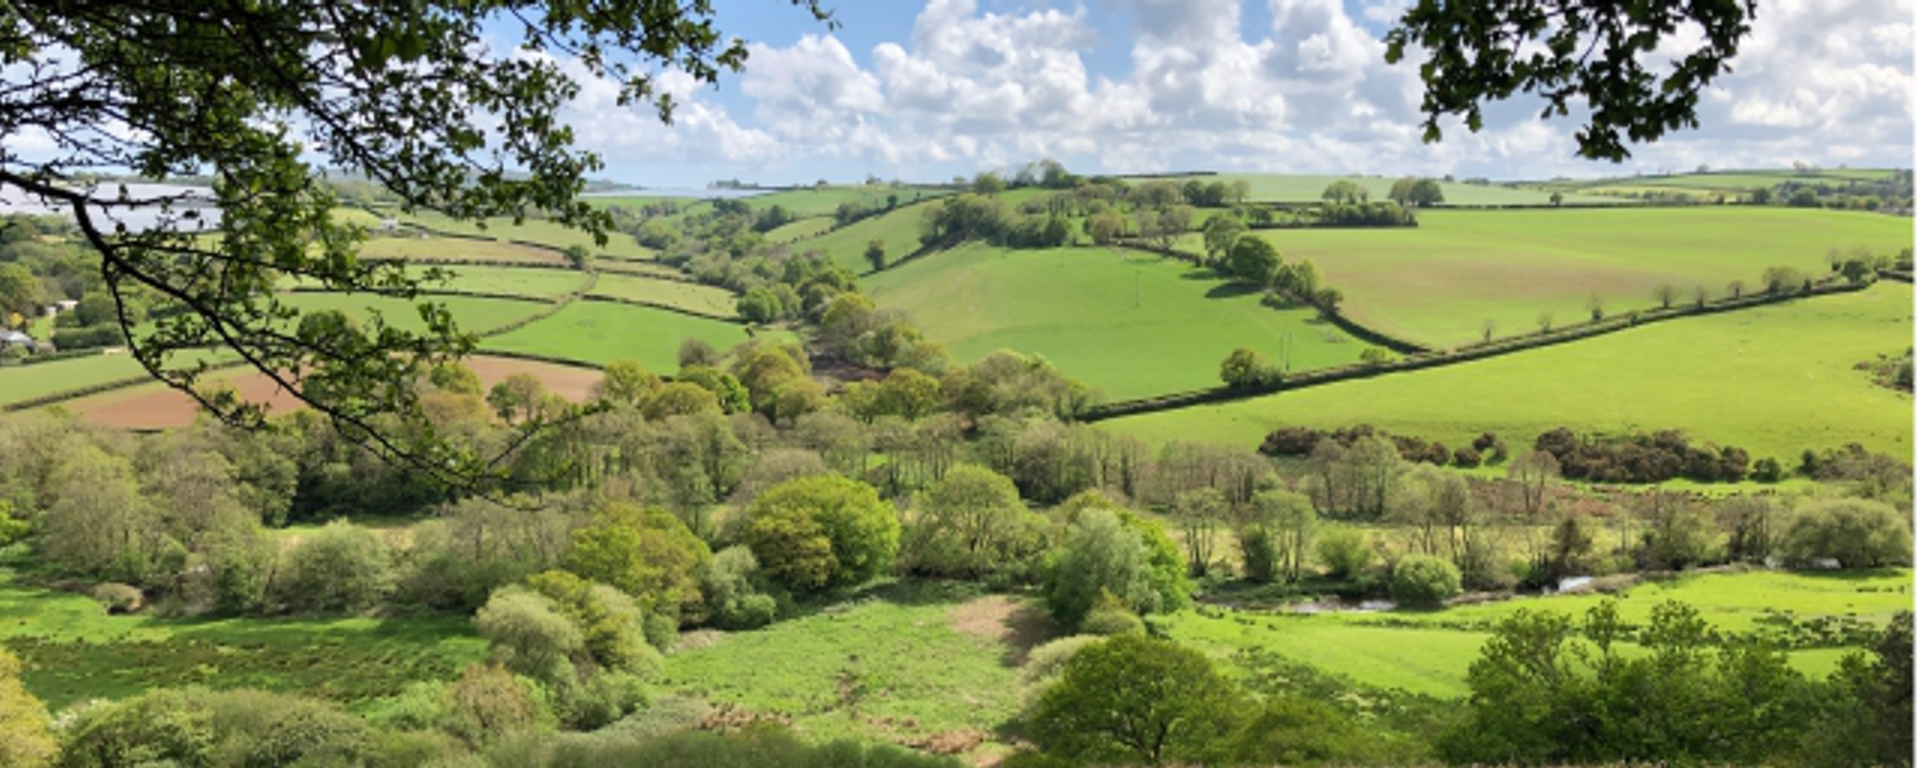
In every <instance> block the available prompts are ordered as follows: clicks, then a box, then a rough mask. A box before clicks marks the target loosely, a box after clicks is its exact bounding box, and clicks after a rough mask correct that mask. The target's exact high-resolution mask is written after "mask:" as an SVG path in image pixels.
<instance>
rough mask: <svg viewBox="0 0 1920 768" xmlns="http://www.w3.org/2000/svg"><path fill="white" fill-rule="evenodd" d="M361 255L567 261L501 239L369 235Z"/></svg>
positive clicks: (443, 259)
mask: <svg viewBox="0 0 1920 768" xmlns="http://www.w3.org/2000/svg"><path fill="white" fill-rule="evenodd" d="M360 255H362V256H366V257H368V258H387V259H408V260H414V261H524V262H529V263H536V264H559V263H562V262H564V261H566V258H565V257H563V256H561V255H560V254H557V253H554V252H553V251H549V250H545V249H541V248H528V247H527V246H524V245H516V244H514V243H509V242H505V241H502V240H468V239H466V238H460V237H376V238H370V239H368V240H367V242H366V243H364V244H362V245H361V246H360Z"/></svg>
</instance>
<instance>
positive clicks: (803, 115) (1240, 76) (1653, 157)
mask: <svg viewBox="0 0 1920 768" xmlns="http://www.w3.org/2000/svg"><path fill="white" fill-rule="evenodd" d="M1404 2H1405V0H1244V1H1243V0H1085V1H1084V2H1059V1H1050V0H829V4H830V5H831V6H832V7H833V9H834V11H835V17H836V18H837V19H838V20H839V21H840V26H839V28H838V29H834V30H831V31H830V30H828V29H827V27H825V26H824V25H822V24H818V23H816V22H814V21H813V20H812V19H811V18H810V16H809V15H808V14H807V13H805V12H804V11H802V10H800V9H798V8H794V7H792V6H791V5H790V4H789V3H787V2H786V1H785V0H718V2H716V3H715V5H716V6H717V13H718V16H717V22H718V26H719V27H720V28H721V29H722V30H723V31H725V32H726V33H727V34H730V35H736V36H739V37H741V38H743V39H745V40H748V41H749V42H750V43H751V44H752V56H751V58H750V60H749V62H748V65H747V68H746V70H745V71H744V72H742V73H738V74H733V75H729V76H726V77H725V78H724V80H723V82H722V83H721V85H720V86H719V87H718V88H691V87H690V86H689V84H688V83H687V82H685V78H684V77H681V78H679V79H678V80H676V79H675V76H673V75H668V76H666V77H664V78H663V79H662V81H661V83H662V85H663V86H665V87H666V88H667V89H668V90H671V91H673V92H674V93H675V94H676V96H677V97H678V98H679V99H680V101H682V103H683V106H682V108H681V110H680V112H679V114H678V119H677V120H676V124H675V125H674V126H672V127H670V128H669V127H665V126H661V125H659V124H658V121H656V120H653V119H652V116H651V115H650V114H649V113H647V112H645V111H644V108H643V109H642V110H639V111H636V110H631V109H622V108H620V107H618V106H617V105H615V104H613V103H612V101H611V91H610V90H609V88H610V86H607V85H606V84H600V87H595V86H596V84H594V83H592V82H589V83H588V84H587V85H588V87H586V88H585V89H584V90H583V93H582V96H581V98H579V99H577V100H576V101H575V103H574V104H573V105H572V108H570V109H569V110H568V114H567V115H566V117H567V119H568V121H569V123H570V124H572V125H574V126H575V129H576V131H577V133H578V134H579V141H580V144H581V145H582V146H585V147H587V148H589V149H593V150H594V151H596V152H599V153H601V154H602V156H603V157H604V158H605V160H606V162H607V164H608V169H607V171H606V172H605V173H603V174H602V175H604V176H606V177H609V178H613V179H615V180H619V181H625V182H629V183H637V184H643V185H647V186H698V185H703V184H705V183H706V182H708V181H710V180H714V179H723V178H739V179H743V180H752V181H759V182H763V183H804V182H811V181H814V180H816V179H821V178H825V179H828V180H831V181H855V180H859V179H862V178H865V177H866V176H867V175H869V174H872V175H876V176H879V177H881V178H903V179H908V180H933V179H944V178H949V177H951V176H953V175H956V174H971V173H974V172H977V171H980V170H987V169H996V168H1009V167H1014V166H1017V165H1019V164H1021V163H1024V162H1027V161H1031V160H1035V159H1039V158H1041V157H1053V158H1056V159H1059V160H1062V161H1064V162H1066V163H1067V165H1068V166H1069V167H1071V168H1073V169H1075V170H1078V171H1083V172H1129V171H1158V170H1173V169H1194V168H1207V169H1216V170H1242V171H1272V172H1314V173H1329V172H1331V173H1348V172H1355V173H1378V174H1392V175H1398V174H1407V173H1429V174H1436V175H1437V174H1441V173H1453V174H1456V175H1484V176H1491V177H1495V178H1540V177H1547V176H1554V175H1569V176H1593V175H1603V174H1616V173H1623V172H1624V173H1633V172H1656V171H1661V170H1668V169H1682V168H1686V169H1690V168H1693V167H1695V166H1698V165H1701V164H1706V165H1709V166H1713V167H1722V168H1730V167H1755V166H1773V167H1779V166H1785V165H1788V164H1790V163H1792V162H1794V161H1801V162H1810V163H1817V164H1821V165H1838V164H1851V165H1855V166H1901V167H1911V166H1912V164H1913V159H1912V158H1913V138H1914V134H1913V125H1914V123H1913V92H1914V84H1913V73H1914V70H1913V55H1914V44H1913V32H1912V21H1913V0H1800V1H1799V2H1779V3H1766V4H1762V7H1761V15H1760V18H1759V20H1758V21H1757V22H1756V24H1755V31H1754V35H1753V36H1752V37H1751V38H1750V39H1749V40H1748V41H1747V43H1746V45H1745V47H1744V48H1743V52H1742V55H1741V56H1740V58H1739V59H1737V60H1736V62H1735V72H1734V73H1733V74H1731V75H1728V76H1726V77H1725V78H1724V79H1723V81H1722V84H1721V85H1720V86H1718V87H1716V88H1715V89H1713V91H1712V92H1710V93H1708V94H1707V96H1706V98H1705V100H1704V101H1703V104H1702V108H1701V120H1702V128H1701V130H1698V131H1693V132H1685V133H1681V134H1677V135H1675V136H1673V137H1671V138H1669V139H1667V140H1663V141H1661V142H1660V143H1658V144H1655V145H1649V146H1643V147H1640V148H1637V149H1636V152H1635V155H1636V156H1635V158H1634V159H1633V160H1631V161H1629V162H1628V163H1627V164H1625V165H1621V166H1614V165H1611V164H1602V163H1590V162H1585V161H1580V160H1576V159H1574V158H1573V156H1572V153H1573V144H1572V141H1571V139H1570V138H1569V137H1570V135H1571V133H1572V130H1573V128H1574V127H1575V125H1574V124H1573V123H1571V122H1567V121H1556V122H1553V123H1543V122H1541V121H1539V120H1538V119H1537V118H1536V117H1535V113H1536V112H1537V107H1536V106H1534V105H1533V104H1532V103H1531V102H1524V103H1518V104H1511V105H1501V106H1499V107H1496V108H1495V109H1494V110H1492V111H1491V112H1490V115H1489V117H1490V119H1489V124H1488V126H1487V127H1486V128H1485V129H1484V130H1483V131H1481V132H1480V133H1478V134H1470V133H1468V132H1466V131H1465V130H1464V129H1461V128H1458V127H1455V128H1454V129H1453V130H1449V131H1448V133H1447V136H1446V139H1445V140H1444V141H1443V142H1441V143H1439V144H1437V145H1428V144H1424V143H1422V142H1421V141H1420V140H1419V126H1418V123H1419V118H1420V115H1419V112H1418V104H1419V81H1418V78H1417V75H1416V73H1417V63H1415V62H1407V63H1403V64H1401V65H1399V66H1393V67H1390V66H1388V65H1386V63H1385V62H1384V60H1383V58H1382V56H1381V52H1382V49H1381V46H1380V44H1379V42H1378V40H1379V38H1380V36H1381V34H1382V33H1383V32H1384V30H1385V28H1386V26H1387V23H1388V22H1389V21H1390V20H1391V19H1392V18H1394V17H1395V16H1396V15H1397V14H1398V12H1399V9H1400V8H1401V7H1402V4H1403V3H1404ZM1686 50H1688V48H1687V41H1686V40H1685V39H1681V40H1676V41H1674V42H1673V43H1672V44H1671V45H1669V46H1668V47H1667V48H1663V49H1662V50H1661V51H1660V52H1658V55H1660V56H1666V57H1672V56H1677V55H1680V54H1683V53H1684V52H1685V51H1686ZM562 64H563V66H564V65H566V64H567V62H564V61H563V62H562ZM581 74H582V75H584V73H581Z"/></svg>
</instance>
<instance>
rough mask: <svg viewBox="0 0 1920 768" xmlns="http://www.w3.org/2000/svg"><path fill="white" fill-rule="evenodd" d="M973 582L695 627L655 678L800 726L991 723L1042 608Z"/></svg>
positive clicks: (1003, 708)
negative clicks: (718, 627)
mask: <svg viewBox="0 0 1920 768" xmlns="http://www.w3.org/2000/svg"><path fill="white" fill-rule="evenodd" d="M980 595H981V592H980V589H979V588H978V587H977V586H975V585H966V584H945V583H924V582H922V583H903V584H897V585H887V586H882V587H879V588H877V589H875V590H872V591H871V592H870V593H868V594H866V595H864V596H861V597H859V598H856V599H853V600H849V601H847V602H844V603H841V604H837V605H834V606H830V607H828V608H825V609H824V610H821V611H820V612H818V613H815V614H813V615H811V616H806V617H803V618H798V619H793V620H789V621H782V622H779V623H777V624H774V625H773V626H771V627H768V628H765V629H761V630H756V631H752V632H735V633H696V634H695V635H693V636H690V637H688V638H685V639H684V640H683V643H684V644H685V645H687V646H689V647H686V648H683V649H682V650H679V651H676V652H674V653H672V654H670V655H669V656H668V657H667V665H666V666H667V672H666V680H665V682H664V683H663V684H662V687H664V688H667V689H669V690H673V691H676V692H679V693H684V694H691V695H696V696H701V697H704V698H706V699H708V700H709V701H711V702H713V703H715V704H720V703H723V702H727V703H732V704H734V705H736V706H739V707H742V708H744V709H746V710H748V711H751V712H754V713H756V714H762V715H774V716H779V717H785V718H789V719H791V721H792V723H793V725H794V726H795V727H796V728H797V729H798V730H800V731H801V732H803V733H805V734H806V735H807V737H808V738H810V739H814V740H817V741H825V740H828V739H833V738H836V737H841V736H858V737H862V738H868V739H876V740H882V741H895V742H900V741H910V740H912V739H915V738H917V737H927V736H932V735H935V734H951V735H956V736H957V735H959V734H962V733H966V732H973V733H978V734H980V735H982V736H985V735H989V734H990V733H991V731H993V730H994V729H997V728H998V727H1000V726H1001V725H1003V724H1005V723H1006V722H1007V721H1009V720H1010V719H1011V718H1012V717H1013V716H1014V715H1015V713H1016V711H1017V710H1018V707H1019V704H1020V691H1019V687H1020V686H1019V684H1018V682H1017V672H1018V670H1017V662H1018V661H1019V659H1020V658H1021V654H1023V653H1024V651H1025V649H1026V647H1028V646H1029V645H1031V644H1033V643H1036V642H1038V641H1039V640H1042V639H1045V637H1047V635H1048V633H1047V630H1049V629H1050V628H1051V625H1050V623H1049V622H1048V621H1047V619H1045V618H1044V616H1041V615H1039V612H1038V611H1036V610H1035V609H1034V608H1032V607H1028V606H1026V605H1025V604H1024V603H1022V602H1019V601H1016V600H1013V599H1009V598H1005V597H981V596H980Z"/></svg>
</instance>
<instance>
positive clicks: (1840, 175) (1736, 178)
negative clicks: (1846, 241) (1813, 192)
mask: <svg viewBox="0 0 1920 768" xmlns="http://www.w3.org/2000/svg"><path fill="white" fill-rule="evenodd" d="M1891 175H1893V171H1890V170H1876V169H1868V168H1855V169H1834V170H1822V171H1820V172H1818V173H1810V174H1809V173H1798V172H1795V171H1792V170H1779V171H1732V172H1726V173H1717V172H1710V173H1682V174H1675V175H1673V176H1633V177H1623V178H1620V179H1616V180H1614V181H1617V182H1619V183H1621V184H1634V185H1639V186H1647V187H1683V188H1687V189H1712V190H1729V191H1738V192H1746V191H1750V190H1752V189H1754V188H1755V187H1773V186H1775V185H1778V184H1780V183H1781V182H1786V181H1798V182H1803V183H1810V184H1811V183H1821V182H1825V183H1829V184H1836V183H1845V182H1848V181H1875V180H1879V179H1884V178H1886V177H1888V176H1891ZM1608 186H1612V185H1611V184H1609V185H1608Z"/></svg>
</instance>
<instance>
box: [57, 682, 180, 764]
mask: <svg viewBox="0 0 1920 768" xmlns="http://www.w3.org/2000/svg"><path fill="white" fill-rule="evenodd" d="M203 693H204V691H200V692H193V691H174V690H158V691H150V692H147V693H143V694H141V695H139V696H135V697H133V698H131V699H126V700H123V701H118V702H111V703H108V702H95V703H92V704H87V705H82V706H80V707H78V708H76V709H73V710H69V711H68V712H67V713H66V714H64V715H62V720H63V722H64V727H62V728H61V758H60V761H59V763H58V765H59V766H60V767H61V768H120V767H121V766H131V765H182V766H190V765H207V764H210V763H211V762H212V761H213V751H214V734H213V714H212V712H211V711H210V710H209V708H208V707H207V702H206V697H205V696H204V695H200V694H203Z"/></svg>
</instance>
